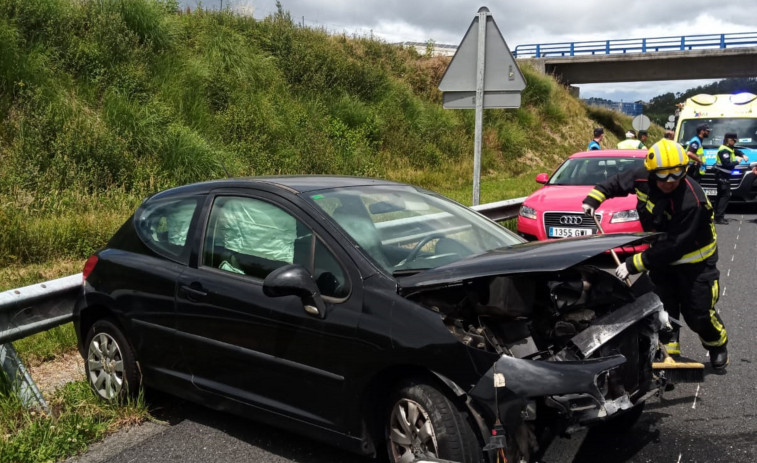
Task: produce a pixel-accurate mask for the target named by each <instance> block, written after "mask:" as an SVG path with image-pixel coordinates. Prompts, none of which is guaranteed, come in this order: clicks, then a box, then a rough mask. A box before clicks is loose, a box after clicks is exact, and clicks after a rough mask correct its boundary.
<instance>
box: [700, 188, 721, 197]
mask: <svg viewBox="0 0 757 463" xmlns="http://www.w3.org/2000/svg"><path fill="white" fill-rule="evenodd" d="M702 189H703V190H704V194H706V195H707V196H717V195H718V190H716V189H715V188H702Z"/></svg>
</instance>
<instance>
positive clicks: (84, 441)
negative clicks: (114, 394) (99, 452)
mask: <svg viewBox="0 0 757 463" xmlns="http://www.w3.org/2000/svg"><path fill="white" fill-rule="evenodd" d="M48 405H49V406H50V408H51V409H52V413H51V414H49V415H48V414H46V413H44V412H42V411H40V410H35V409H31V410H30V409H27V408H26V407H24V405H23V404H22V403H21V402H20V400H19V399H18V398H17V397H16V396H14V395H12V394H11V395H7V394H6V395H3V394H0V463H27V462H28V463H38V462H54V461H59V460H62V459H65V458H67V457H69V456H72V455H75V454H77V453H81V452H83V451H85V450H86V449H87V447H88V446H89V445H90V444H92V443H94V442H97V441H100V440H102V439H103V438H104V437H105V436H106V435H108V434H109V433H112V432H114V431H115V430H117V429H119V428H121V427H123V426H124V425H125V424H128V423H138V422H141V421H144V420H146V419H148V417H149V415H148V413H147V408H146V406H145V403H144V400H143V399H142V398H141V396H140V397H139V398H137V399H135V400H133V401H128V402H126V403H123V404H117V405H107V404H104V403H102V402H100V401H99V400H98V399H97V398H96V397H95V396H94V394H92V391H91V390H90V388H89V386H88V385H87V384H86V382H85V381H75V382H71V383H68V384H66V385H65V386H63V387H62V388H60V389H58V390H57V391H56V392H55V394H54V395H53V396H52V397H51V398H50V400H49V404H48Z"/></svg>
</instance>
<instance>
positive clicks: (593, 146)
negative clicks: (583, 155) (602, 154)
mask: <svg viewBox="0 0 757 463" xmlns="http://www.w3.org/2000/svg"><path fill="white" fill-rule="evenodd" d="M604 136H605V129H603V128H602V127H597V128H596V129H594V139H593V140H592V141H590V142H589V146H587V147H586V151H594V150H601V149H602V146H600V144H599V142H601V141H602V139H603V138H604Z"/></svg>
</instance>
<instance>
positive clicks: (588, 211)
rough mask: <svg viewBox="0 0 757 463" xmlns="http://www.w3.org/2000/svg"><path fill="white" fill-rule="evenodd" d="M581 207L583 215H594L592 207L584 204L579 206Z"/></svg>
mask: <svg viewBox="0 0 757 463" xmlns="http://www.w3.org/2000/svg"><path fill="white" fill-rule="evenodd" d="M581 207H582V208H583V209H584V214H586V215H588V216H592V215H594V208H593V207H591V206H589V205H588V204H586V203H583V204H581Z"/></svg>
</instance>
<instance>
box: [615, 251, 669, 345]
mask: <svg viewBox="0 0 757 463" xmlns="http://www.w3.org/2000/svg"><path fill="white" fill-rule="evenodd" d="M623 265H625V264H623ZM659 317H660V325H662V328H660V330H662V331H664V332H666V333H670V332H672V331H673V325H671V324H670V315H668V311H667V310H665V309H662V310H660V312H659Z"/></svg>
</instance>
